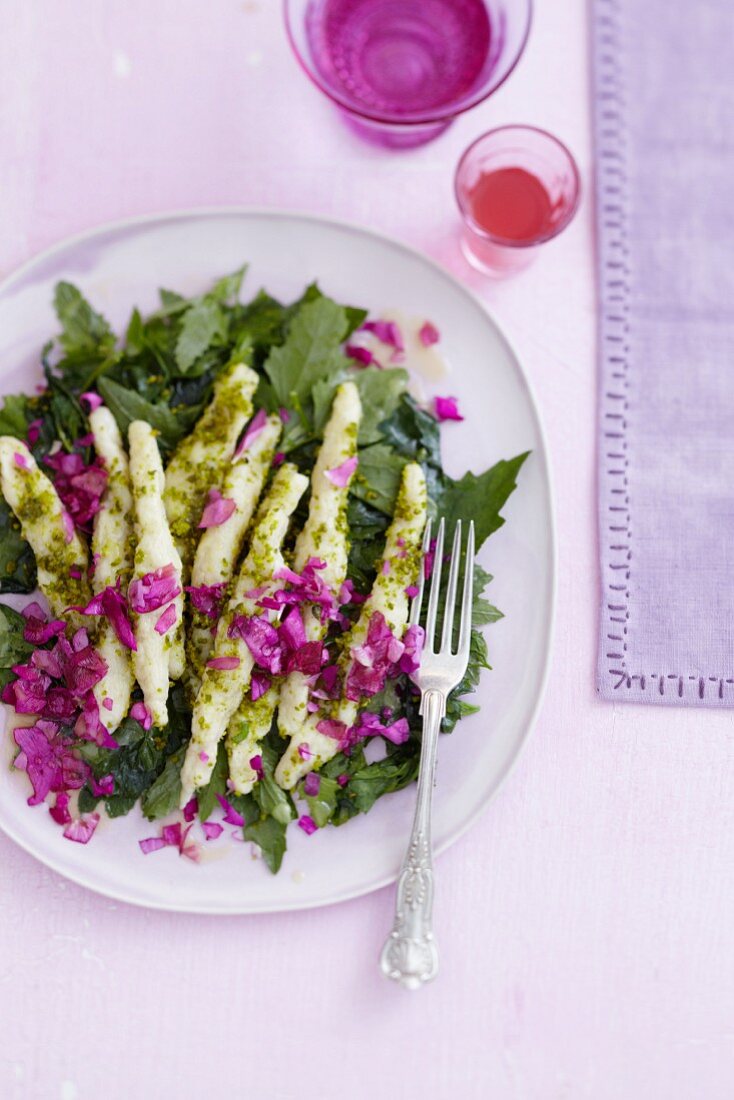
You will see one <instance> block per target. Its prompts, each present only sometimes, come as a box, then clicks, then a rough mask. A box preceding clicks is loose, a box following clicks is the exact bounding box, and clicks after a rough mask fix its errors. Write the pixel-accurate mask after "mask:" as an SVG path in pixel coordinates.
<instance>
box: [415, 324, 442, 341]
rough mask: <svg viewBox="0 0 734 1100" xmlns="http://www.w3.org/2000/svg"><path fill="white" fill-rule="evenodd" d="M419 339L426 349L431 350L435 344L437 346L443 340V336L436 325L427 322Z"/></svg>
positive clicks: (421, 329) (419, 333)
mask: <svg viewBox="0 0 734 1100" xmlns="http://www.w3.org/2000/svg"><path fill="white" fill-rule="evenodd" d="M418 339H419V340H420V342H421V344H423V347H424V348H430V347H431V346H432V345H433V344H437V343H438V341H439V340H440V339H441V334H440V332H439V331H438V329H437V328H436V326H435V325H432V324H431V322H430V321H426V323H425V324H424V325H422V326H421V328H420V330H419V332H418Z"/></svg>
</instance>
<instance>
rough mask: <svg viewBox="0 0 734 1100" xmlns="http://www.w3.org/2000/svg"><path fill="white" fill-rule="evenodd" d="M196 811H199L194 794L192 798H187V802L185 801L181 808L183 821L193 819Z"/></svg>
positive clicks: (197, 801)
mask: <svg viewBox="0 0 734 1100" xmlns="http://www.w3.org/2000/svg"><path fill="white" fill-rule="evenodd" d="M198 811H199V800H198V799H197V797H196V795H194V797H193V798H190V799H189V800H188V802H187V803H186V805H185V806H184V808H183V810H182V813H183V816H184V821H193V820H194V818H195V817H196V815H197V813H198Z"/></svg>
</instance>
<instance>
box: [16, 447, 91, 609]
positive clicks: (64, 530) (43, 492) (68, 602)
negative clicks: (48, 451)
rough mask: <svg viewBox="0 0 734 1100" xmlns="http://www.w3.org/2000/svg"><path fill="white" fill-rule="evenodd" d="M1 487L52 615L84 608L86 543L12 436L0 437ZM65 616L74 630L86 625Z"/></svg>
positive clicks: (88, 593) (27, 453) (28, 454)
mask: <svg viewBox="0 0 734 1100" xmlns="http://www.w3.org/2000/svg"><path fill="white" fill-rule="evenodd" d="M0 488H2V494H3V496H4V497H5V500H6V501H7V503H8V506H9V507H10V508H11V509H12V510H13V512H14V514H15V516H16V518H17V519H18V521H19V523H20V526H21V531H22V533H23V538H24V539H26V540H27V542H28V543H30V546H31V549H32V550H33V553H34V555H35V558H36V566H37V569H38V587H39V588H40V589H41V592H43V594H44V596H45V597H46V599H47V600H48V603H49V606H50V608H51V611H52V612H53V614H54V615H58V616H60V617H61V616H64V612H65V611H66V609H67V608H68V607H70V606H72V605H80V606H84V605H86V604H87V603H88V602H89V599H90V596H91V591H90V588H89V581H88V580H87V570H88V568H89V553H88V550H87V547H86V544H85V543H84V542H83V540H82V539H81V538H80V536H79V535H78V534H77V532H76V530H75V528H74V524H73V522H72V519H71V516H70V515H69V513H68V512H67V511H66V509H65V508H64V506H63V504H62V503H61V500H60V499H59V495H58V493H57V492H56V489H55V488H54V485H53V482H52V481H51V480H50V478H48V477H47V476H46V474H45V473H43V471H42V470H40V469H39V467H38V466H37V465H36V460H35V459H34V457H33V455H32V454H31V452H30V451H29V450H28V448H27V447H26V445H25V443H23V442H21V440H19V439H15V438H14V437H13V436H2V437H0ZM66 617H67V618H68V619H69V621H70V622H71V623H72V625H73V626H74V627H78V626H82V625H85V620H84V619H83V617H82V616H80V615H76V614H75V613H74V612H71V613H69V614H68V615H67V616H66Z"/></svg>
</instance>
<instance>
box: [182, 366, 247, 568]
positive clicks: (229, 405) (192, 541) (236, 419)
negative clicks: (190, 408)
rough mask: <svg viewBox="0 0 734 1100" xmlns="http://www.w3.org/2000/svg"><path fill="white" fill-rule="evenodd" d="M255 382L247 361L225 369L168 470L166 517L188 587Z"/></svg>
mask: <svg viewBox="0 0 734 1100" xmlns="http://www.w3.org/2000/svg"><path fill="white" fill-rule="evenodd" d="M257 383H258V376H257V374H256V373H255V371H254V370H252V369H251V368H250V367H247V366H245V365H244V363H234V364H232V366H230V367H228V368H227V369H226V370H224V371H223V372H222V374H220V376H219V378H218V379H217V381H216V384H215V386H214V395H213V397H212V400H211V401H210V403H209V405H208V406H207V408H206V409H205V410H204V412H203V413H202V415H201V416H200V418H199V419H198V420H197V422H196V425H195V426H194V428H193V430H192V431H191V432H190V434H189V435H187V436H186V437H185V438H184V439H182V440H181V442H180V443H179V445H178V447H177V448H176V450H175V452H174V454H173V457H172V458H171V461H170V462H169V463H168V466H167V468H166V489H165V494H164V500H165V505H166V514H167V516H168V522H169V525H170V528H171V533H172V534H173V537H174V539H175V541H176V547H177V549H178V552H179V554H180V556H181V561H182V563H183V576H184V581H185V583H186V584H188V578H189V573H190V570H191V565H192V562H193V560H194V554H195V551H196V545H197V542H198V539H199V534H200V532H199V529H198V526H197V525H198V523H199V520H200V519H201V513H202V509H203V507H204V502H205V500H206V495H207V492H208V490H209V489H211V488H212V487H214V486H218V485H220V484H221V481H222V477H223V474H224V470H225V468H226V466H227V464H228V463H229V462H230V461H231V459H232V454H233V452H234V449H235V445H236V443H237V439H238V437H239V435H240V433H241V431H242V429H243V428H244V426H245V424H246V423H247V421H248V420H249V418H250V416H251V415H252V398H253V394H254V393H255V389H256V388H257Z"/></svg>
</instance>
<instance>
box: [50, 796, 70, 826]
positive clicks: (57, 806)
mask: <svg viewBox="0 0 734 1100" xmlns="http://www.w3.org/2000/svg"><path fill="white" fill-rule="evenodd" d="M48 812H49V813H50V814H51V817H52V818H53V819H54V821H55V822H56V824H57V825H68V824H69V822H70V821H71V814H70V813H69V796H68V794H67V793H66V791H59V793H58V794H57V795H56V799H55V801H54V804H53V806H49V808H48Z"/></svg>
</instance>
